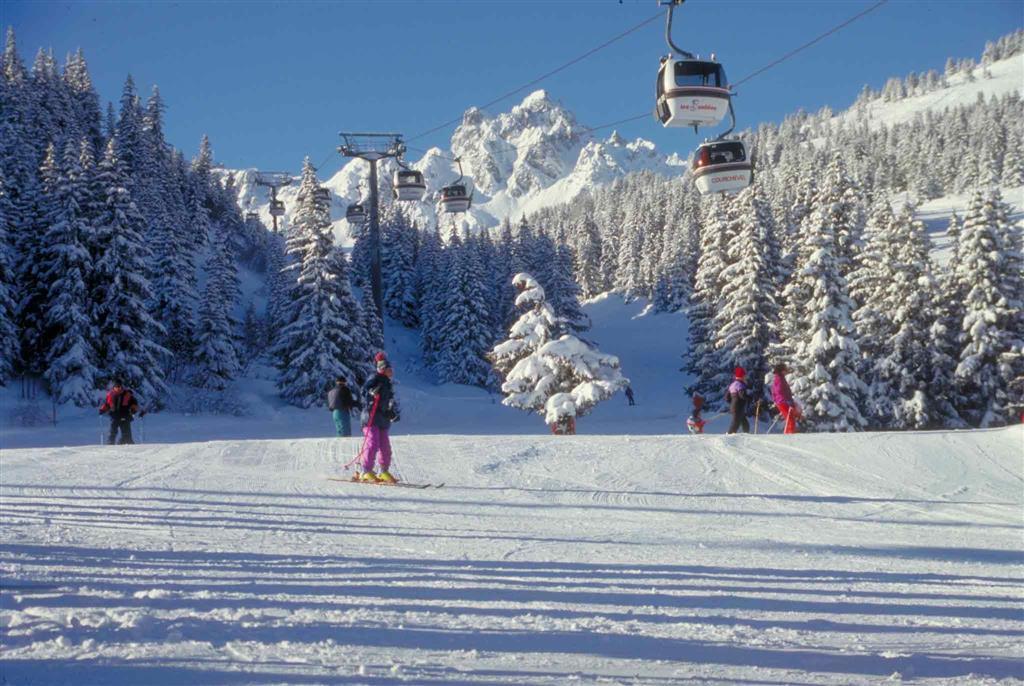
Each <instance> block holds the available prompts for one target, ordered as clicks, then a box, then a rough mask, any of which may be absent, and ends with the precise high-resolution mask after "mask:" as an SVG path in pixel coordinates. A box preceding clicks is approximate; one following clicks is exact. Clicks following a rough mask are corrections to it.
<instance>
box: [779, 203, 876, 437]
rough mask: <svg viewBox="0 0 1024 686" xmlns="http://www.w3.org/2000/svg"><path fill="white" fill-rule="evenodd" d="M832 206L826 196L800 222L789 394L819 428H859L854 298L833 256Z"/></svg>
mask: <svg viewBox="0 0 1024 686" xmlns="http://www.w3.org/2000/svg"><path fill="white" fill-rule="evenodd" d="M833 212H834V206H833V203H832V202H827V203H825V204H824V205H821V206H819V207H817V208H816V209H815V211H814V212H813V213H812V214H811V216H810V217H808V219H807V221H806V222H805V223H804V227H805V230H807V231H809V236H808V241H807V247H808V248H809V255H808V257H807V260H806V262H804V263H803V264H801V265H798V267H797V270H796V272H795V273H794V275H793V281H792V283H790V285H789V287H787V293H789V294H793V293H801V294H807V296H808V297H807V298H806V299H805V300H795V299H791V300H790V301H789V303H788V304H789V306H790V307H794V308H799V310H800V311H802V314H800V315H798V316H795V317H794V320H795V321H796V322H798V326H797V327H795V328H794V329H792V330H791V331H789V332H787V333H790V334H791V335H793V337H794V339H793V340H791V341H789V344H790V345H791V346H792V349H793V365H792V367H793V374H792V377H791V379H790V383H791V385H792V388H793V395H794V397H795V398H796V399H797V402H799V403H800V404H801V406H802V408H803V411H804V417H805V418H806V419H807V420H808V421H809V422H810V423H811V426H813V427H814V428H816V429H818V430H820V431H857V430H860V429H862V428H863V427H864V425H865V424H866V420H865V419H864V416H863V414H862V412H861V407H862V405H863V398H864V394H865V392H866V390H867V388H866V387H865V385H864V383H863V381H861V379H860V377H859V376H858V375H857V365H858V363H859V357H860V351H859V349H858V348H857V343H856V338H855V336H856V331H855V328H854V324H853V320H852V318H851V315H852V313H853V309H854V304H853V301H852V300H851V299H850V296H849V295H848V293H847V286H846V280H845V279H844V278H843V276H842V274H841V273H840V263H841V260H840V258H839V257H838V256H837V254H836V253H837V250H838V242H837V240H836V231H837V228H836V225H835V223H834V219H835V216H834V214H833Z"/></svg>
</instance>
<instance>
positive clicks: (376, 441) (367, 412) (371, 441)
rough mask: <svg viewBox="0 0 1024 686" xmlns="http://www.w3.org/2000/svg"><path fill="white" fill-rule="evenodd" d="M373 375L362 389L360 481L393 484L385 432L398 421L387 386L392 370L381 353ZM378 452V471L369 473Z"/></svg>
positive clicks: (389, 452) (390, 385)
mask: <svg viewBox="0 0 1024 686" xmlns="http://www.w3.org/2000/svg"><path fill="white" fill-rule="evenodd" d="M376 360H377V373H376V374H374V375H373V377H372V378H371V379H370V380H369V381H367V382H366V384H365V385H364V386H363V397H364V398H365V400H366V403H365V405H364V406H363V412H362V417H361V419H362V425H363V436H365V441H364V443H363V453H362V472H363V473H362V475H361V476H360V477H359V478H360V480H361V481H382V482H384V483H390V484H393V483H395V477H393V476H391V472H389V471H388V468H389V467H391V439H390V437H389V436H388V430H389V429H390V428H391V423H392V422H397V421H398V419H399V413H398V403H397V402H396V401H395V390H394V386H393V385H392V384H391V376H392V375H393V374H394V371H393V370H392V369H391V363H390V362H388V359H387V357H385V356H384V353H377V357H376ZM378 453H380V458H379V459H378V460H377V465H378V467H379V468H380V471H379V472H378V473H377V474H374V473H373V464H374V458H376V457H377V454H378Z"/></svg>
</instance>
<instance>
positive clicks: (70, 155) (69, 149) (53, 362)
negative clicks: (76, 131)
mask: <svg viewBox="0 0 1024 686" xmlns="http://www.w3.org/2000/svg"><path fill="white" fill-rule="evenodd" d="M89 149H90V143H89V141H88V140H87V139H86V138H84V137H83V138H82V139H81V141H80V144H76V142H75V141H72V140H69V141H68V142H67V145H66V146H65V147H64V154H63V157H62V160H61V162H62V164H61V168H60V172H59V175H58V181H57V188H56V194H55V195H54V197H53V199H52V205H51V213H50V215H49V216H48V217H47V224H48V228H47V231H46V234H45V235H44V237H43V247H42V250H41V252H40V257H41V259H42V264H41V265H40V275H41V277H42V279H43V282H44V283H46V284H48V285H49V288H48V290H47V293H46V302H45V305H44V306H43V311H44V316H45V320H44V322H45V328H44V334H43V338H42V344H43V346H44V357H45V360H46V371H45V372H44V373H43V376H44V378H45V379H46V382H47V385H48V386H49V389H50V395H51V396H52V397H53V399H54V400H55V401H56V402H58V403H66V402H73V403H75V404H76V405H79V406H86V405H91V404H92V403H93V401H94V400H95V398H94V392H95V388H96V382H97V376H98V371H97V369H96V366H95V361H96V350H95V348H94V342H95V341H96V340H97V336H96V333H97V332H96V330H95V327H94V326H93V322H92V316H91V315H92V310H91V308H90V306H89V289H88V286H87V283H88V281H89V273H90V271H91V270H92V259H91V256H90V254H89V248H88V246H89V245H90V243H91V242H92V241H91V234H92V230H93V227H92V224H91V223H90V221H89V217H88V216H87V211H88V209H89V208H88V207H87V205H88V199H89V196H88V193H89V187H90V184H91V179H89V178H88V177H86V176H85V173H86V171H85V169H83V164H82V162H83V159H82V158H83V157H84V158H85V160H86V161H88V160H90V159H91V154H90V152H89Z"/></svg>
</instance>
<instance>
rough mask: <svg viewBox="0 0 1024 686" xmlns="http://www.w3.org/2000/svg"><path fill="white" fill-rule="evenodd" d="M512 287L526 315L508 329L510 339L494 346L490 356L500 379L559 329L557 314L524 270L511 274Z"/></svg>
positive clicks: (517, 304) (516, 303) (518, 306)
mask: <svg viewBox="0 0 1024 686" xmlns="http://www.w3.org/2000/svg"><path fill="white" fill-rule="evenodd" d="M512 286H513V288H514V289H515V290H516V291H517V295H516V297H515V306H516V308H517V309H519V310H521V311H522V312H523V314H522V315H521V316H520V317H519V319H517V320H516V321H515V323H513V324H512V327H511V328H510V329H509V336H508V340H506V341H505V342H503V343H500V344H499V345H497V346H495V347H494V349H493V350H492V351H491V353H490V354H489V355H488V359H490V360H491V363H492V364H493V365H494V369H495V371H496V372H497V373H498V375H499V376H500V377H501V378H505V377H507V376H508V374H509V372H511V371H512V369H513V368H514V367H515V366H516V365H517V364H519V362H520V361H521V360H523V359H526V358H527V357H529V356H530V355H532V354H533V353H535V352H536V351H537V350H538V349H539V348H540V347H541V346H542V345H544V344H545V343H547V342H548V341H550V340H552V339H553V338H554V337H555V335H556V333H557V331H558V328H559V322H558V317H557V316H556V315H555V311H554V310H553V309H551V305H549V304H548V302H547V296H546V294H545V292H544V288H543V286H541V285H540V284H539V283H537V280H536V279H534V278H533V277H532V276H530V275H529V274H527V273H525V272H521V273H519V274H516V275H515V276H513V277H512Z"/></svg>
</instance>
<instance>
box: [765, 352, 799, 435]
mask: <svg viewBox="0 0 1024 686" xmlns="http://www.w3.org/2000/svg"><path fill="white" fill-rule="evenodd" d="M772 372H773V373H774V374H775V378H774V379H772V401H773V402H774V403H775V407H777V408H779V413H780V414H781V415H782V420H783V422H784V424H783V427H784V428H783V430H782V433H784V434H795V433H796V420H797V419H799V418H800V408H798V407H797V406H796V403H795V402H793V391H791V390H790V388H789V382H788V381H786V374H788V373H789V368H788V367H786V365H785V364H781V363H780V364H777V365H775V369H773V370H772Z"/></svg>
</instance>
